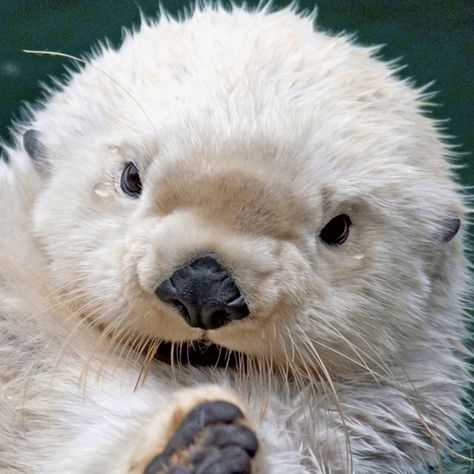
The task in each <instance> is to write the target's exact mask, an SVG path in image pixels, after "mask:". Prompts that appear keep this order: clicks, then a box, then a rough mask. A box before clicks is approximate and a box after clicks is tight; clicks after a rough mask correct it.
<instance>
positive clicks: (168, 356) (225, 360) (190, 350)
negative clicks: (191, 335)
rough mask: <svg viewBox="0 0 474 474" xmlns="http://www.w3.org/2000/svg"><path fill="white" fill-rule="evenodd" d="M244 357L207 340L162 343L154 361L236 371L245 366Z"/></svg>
mask: <svg viewBox="0 0 474 474" xmlns="http://www.w3.org/2000/svg"><path fill="white" fill-rule="evenodd" d="M245 358H246V357H245V355H244V354H242V353H240V352H237V351H232V350H230V349H227V348H225V347H222V346H219V345H217V344H213V343H212V342H210V341H208V340H200V341H189V342H162V343H161V344H160V345H159V346H158V349H157V350H156V353H155V359H157V360H159V361H161V362H165V363H167V364H170V365H181V366H189V365H191V366H195V367H221V368H224V369H238V368H240V367H242V366H243V365H244V364H245Z"/></svg>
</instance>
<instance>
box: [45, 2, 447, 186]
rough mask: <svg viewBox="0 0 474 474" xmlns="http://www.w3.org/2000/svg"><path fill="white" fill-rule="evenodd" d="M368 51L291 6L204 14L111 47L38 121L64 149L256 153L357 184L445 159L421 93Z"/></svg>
mask: <svg viewBox="0 0 474 474" xmlns="http://www.w3.org/2000/svg"><path fill="white" fill-rule="evenodd" d="M372 53H373V51H372V50H370V49H368V48H361V47H356V46H354V45H353V44H351V43H350V42H349V41H348V40H346V39H344V38H342V37H331V36H328V35H326V34H323V33H321V32H317V31H316V32H315V31H313V25H312V21H311V20H310V19H308V18H306V19H305V18H298V17H297V16H295V15H294V14H293V13H291V12H289V11H288V10H285V11H282V12H278V13H275V14H271V15H268V14H263V13H258V14H251V13H247V12H244V11H241V10H238V9H236V10H234V11H233V12H232V13H228V12H224V11H222V10H219V11H210V10H207V11H204V12H199V11H198V12H196V13H195V15H194V16H193V17H192V18H191V19H189V20H187V21H185V22H183V23H176V22H168V21H165V20H162V21H160V23H159V24H158V25H148V24H144V25H143V26H142V28H141V31H140V32H139V33H136V34H134V35H132V36H128V37H127V38H126V39H125V41H124V44H123V46H122V47H121V49H120V50H118V51H104V52H103V53H102V54H101V55H100V57H98V58H96V59H95V60H94V61H92V64H91V65H89V66H86V67H85V69H84V70H83V71H82V72H81V73H80V74H77V75H75V76H73V78H72V80H71V82H70V84H69V85H68V87H67V88H66V89H65V90H64V91H63V92H61V93H59V94H57V95H56V96H54V97H53V98H52V100H51V102H50V103H49V104H48V106H47V108H46V111H45V112H43V113H40V114H39V115H38V121H39V122H40V127H39V128H41V129H43V130H44V135H45V140H46V142H48V141H49V142H50V143H52V144H53V146H54V145H57V148H58V149H59V153H61V150H68V153H70V150H71V149H76V148H77V149H84V146H85V145H84V143H85V140H86V142H87V146H90V147H94V146H102V145H104V142H105V143H106V144H109V145H113V144H116V143H117V144H120V143H129V144H132V145H135V146H138V147H142V148H145V149H147V150H148V152H147V153H145V154H146V155H156V154H157V153H158V152H159V153H160V155H161V156H164V155H167V154H168V155H169V156H174V157H175V158H176V157H180V156H183V155H186V154H187V153H188V152H189V150H199V149H201V150H203V153H204V154H210V155H213V154H215V151H216V150H223V149H226V147H228V148H230V149H231V151H233V152H234V155H236V154H239V153H244V154H245V153H249V151H248V150H249V149H252V150H253V151H252V153H250V154H251V160H254V161H259V162H260V163H263V164H265V165H268V164H269V163H270V161H268V160H269V158H271V160H272V161H271V166H272V167H275V168H278V167H279V168H281V170H283V171H286V172H288V173H290V172H291V171H293V172H294V173H297V174H299V175H300V176H304V175H306V174H307V173H310V174H311V175H312V176H313V177H315V176H316V177H319V178H320V179H321V180H323V179H326V180H327V181H328V182H335V180H339V181H344V182H347V183H349V184H350V186H352V188H354V187H357V183H361V182H363V180H364V177H367V176H373V174H374V173H382V175H384V174H386V175H393V167H397V166H412V165H416V166H423V167H427V166H428V167H429V166H431V165H430V161H429V159H428V160H426V159H425V157H426V156H437V155H439V154H440V153H439V144H438V142H437V139H436V135H435V134H434V133H433V131H432V129H431V125H430V124H429V123H428V122H427V120H426V119H424V118H423V117H421V116H420V115H419V113H418V108H419V104H418V99H417V93H416V91H414V90H412V89H410V88H409V87H407V86H406V85H405V84H403V83H401V82H400V81H398V80H397V79H396V78H394V77H393V76H392V74H391V72H390V70H389V68H388V67H387V66H386V65H384V64H383V63H381V62H379V61H377V60H375V59H374V58H373V57H372ZM42 133H43V132H42ZM242 144H243V145H242ZM262 144H263V145H262ZM75 145H77V146H75ZM239 147H240V148H239ZM422 148H423V149H422ZM262 149H264V150H266V151H267V153H261V150H262ZM269 150H270V151H269ZM272 150H273V151H272ZM91 155H93V153H91ZM422 155H423V156H422ZM437 167H438V168H439V163H436V165H435V166H434V168H437Z"/></svg>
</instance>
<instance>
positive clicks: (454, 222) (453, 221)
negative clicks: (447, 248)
mask: <svg viewBox="0 0 474 474" xmlns="http://www.w3.org/2000/svg"><path fill="white" fill-rule="evenodd" d="M460 227H461V219H459V218H457V217H452V218H448V219H443V220H442V221H440V222H439V228H440V230H439V237H438V238H439V240H440V241H441V242H443V243H446V242H449V241H450V240H452V239H453V238H454V237H455V236H456V234H457V233H458V231H459V228H460Z"/></svg>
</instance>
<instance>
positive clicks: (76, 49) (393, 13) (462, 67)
mask: <svg viewBox="0 0 474 474" xmlns="http://www.w3.org/2000/svg"><path fill="white" fill-rule="evenodd" d="M221 3H224V4H225V3H226V1H222V2H221ZM234 3H236V4H239V3H241V2H240V1H239V0H236V1H234ZM257 3H258V2H256V1H252V0H250V1H247V4H248V5H255V4H257ZM288 3H289V2H288V1H286V0H285V1H278V0H275V1H274V2H273V4H274V7H275V8H278V7H281V6H284V5H287V4H288ZM161 4H162V5H163V6H164V7H165V8H166V9H167V10H168V11H170V12H172V13H177V12H182V11H183V7H186V6H189V5H190V2H187V1H183V0H181V1H179V0H178V1H171V0H162V2H161ZM297 4H298V5H299V6H300V7H301V9H307V10H313V9H314V8H315V6H316V5H317V8H318V21H317V23H318V25H319V28H322V29H323V30H329V31H332V32H341V31H346V32H348V33H356V35H357V38H358V42H359V43H362V44H366V45H371V44H386V46H385V47H384V49H383V50H382V52H381V55H382V57H383V58H385V59H394V58H400V63H401V64H406V65H407V66H406V68H405V69H404V70H403V71H401V73H400V75H401V76H403V77H411V78H413V79H414V80H415V82H416V84H417V85H424V84H427V83H429V82H431V81H433V80H434V81H435V83H434V84H433V86H432V87H431V90H432V91H439V93H438V95H437V96H436V97H435V99H434V100H435V102H436V103H437V104H438V106H437V107H434V108H433V109H432V111H431V114H432V115H433V116H434V117H436V118H439V119H449V120H446V129H447V131H448V133H449V134H450V135H452V136H453V138H452V140H451V142H452V143H455V144H457V145H459V148H458V151H459V152H460V157H459V159H458V162H459V163H460V164H461V163H462V164H464V165H465V167H464V168H463V169H461V170H460V179H461V180H462V181H463V182H464V183H465V184H467V185H472V184H473V183H474V162H473V158H472V155H471V152H472V151H474V133H473V132H472V130H473V119H474V2H473V1H472V0H403V1H402V0H360V1H357V0H318V1H315V0H308V1H303V0H301V1H299V2H297ZM157 7H158V2H157V1H156V0H0V18H1V25H0V136H1V137H3V139H6V140H8V137H9V131H8V126H9V124H10V123H11V120H12V118H13V119H14V118H19V117H20V110H21V104H22V102H25V101H34V100H35V99H37V98H38V97H40V96H41V88H40V85H39V84H40V82H41V81H43V82H46V83H47V82H48V81H49V79H48V78H49V76H51V75H52V76H56V77H58V76H61V75H62V74H63V73H64V64H67V63H68V61H67V60H65V59H63V58H59V57H50V56H41V57H40V56H35V55H30V54H25V53H22V50H23V49H33V50H50V51H60V52H64V53H68V54H72V55H81V54H82V53H84V52H88V51H90V48H91V46H93V45H94V44H97V41H98V40H101V39H104V38H109V39H110V40H111V41H112V43H113V44H114V45H119V44H120V38H121V34H122V27H123V26H126V27H131V26H132V25H138V24H139V18H140V10H141V11H142V12H143V13H144V14H145V15H147V16H152V17H153V16H155V15H156V11H157ZM471 331H472V324H471ZM471 412H472V410H471ZM470 427H471V435H470V434H469V433H467V434H466V436H465V439H463V440H461V441H460V443H459V446H457V448H456V449H457V450H458V452H460V453H463V454H464V455H466V456H468V457H472V456H473V452H472V449H473V445H474V424H473V423H472V422H470ZM448 461H449V460H447V461H446V462H445V463H444V464H445V466H446V467H445V468H444V470H443V471H442V472H451V473H462V474H468V473H471V472H472V473H474V469H473V467H472V463H469V462H466V461H463V460H461V459H460V458H457V457H453V456H451V457H450V461H451V462H448Z"/></svg>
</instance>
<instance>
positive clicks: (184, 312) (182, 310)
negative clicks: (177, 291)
mask: <svg viewBox="0 0 474 474" xmlns="http://www.w3.org/2000/svg"><path fill="white" fill-rule="evenodd" d="M169 303H170V304H172V305H173V306H174V307H175V308H176V309H177V310H178V311H179V313H180V314H181V316H183V317H184V319H186V320H187V321H189V320H190V319H191V317H190V314H189V311H188V308H186V306H185V305H184V304H183V303H181V301H179V300H176V299H170V300H169Z"/></svg>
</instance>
